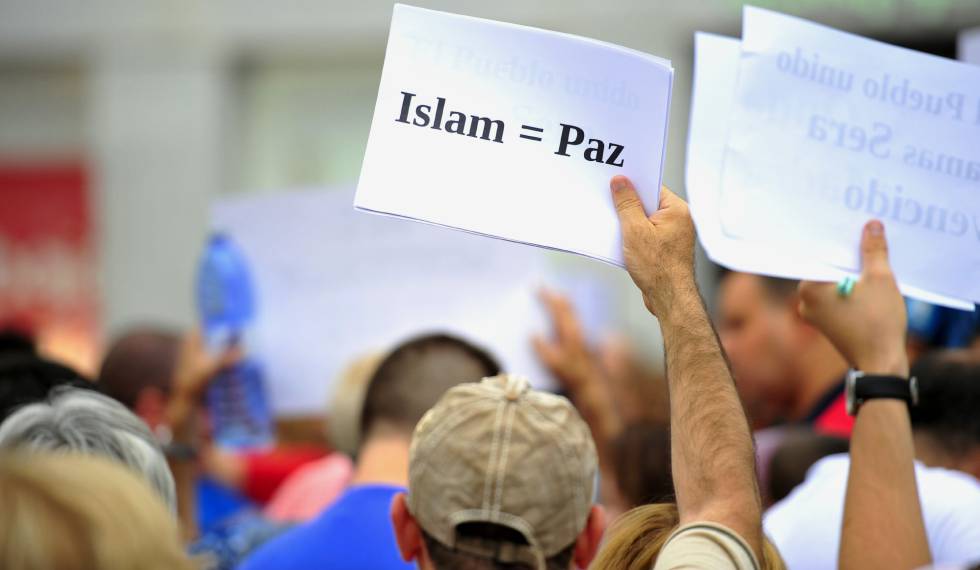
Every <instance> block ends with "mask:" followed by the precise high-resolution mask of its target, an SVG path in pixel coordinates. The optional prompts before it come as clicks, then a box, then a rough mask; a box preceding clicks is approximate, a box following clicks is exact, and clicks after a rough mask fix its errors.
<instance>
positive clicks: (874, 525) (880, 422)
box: [800, 221, 931, 569]
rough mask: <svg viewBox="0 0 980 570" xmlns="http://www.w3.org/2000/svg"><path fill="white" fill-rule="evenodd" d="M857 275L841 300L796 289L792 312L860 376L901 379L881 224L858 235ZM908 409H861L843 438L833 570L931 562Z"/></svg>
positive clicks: (900, 330) (814, 288)
mask: <svg viewBox="0 0 980 570" xmlns="http://www.w3.org/2000/svg"><path fill="white" fill-rule="evenodd" d="M861 257H862V274H861V279H860V281H859V282H858V283H857V285H855V287H854V290H853V292H852V293H851V295H850V296H848V297H841V296H840V295H838V294H837V291H836V288H835V286H834V284H832V283H830V284H828V283H809V282H808V283H802V284H801V285H800V299H801V303H800V312H801V313H802V315H803V317H804V318H806V319H807V320H809V321H810V322H811V323H813V324H814V326H816V327H817V328H819V329H820V330H821V331H822V332H823V333H824V334H825V335H826V336H827V338H829V339H830V341H831V342H833V343H834V346H836V347H837V349H838V350H839V351H840V352H841V354H843V355H844V356H845V357H846V358H847V360H848V362H850V363H851V366H853V367H854V368H856V369H858V370H860V371H861V372H864V373H865V374H872V375H883V376H900V377H902V378H908V374H909V363H908V359H907V357H906V353H905V329H906V314H905V303H904V302H903V301H902V296H901V294H900V293H899V291H898V286H897V284H896V283H895V278H894V276H893V275H892V271H891V267H890V265H889V263H888V244H887V242H886V240H885V230H884V227H883V226H882V224H881V222H878V221H871V222H868V224H867V225H866V226H865V228H864V232H863V234H862V237H861ZM913 458H914V449H913V446H912V427H911V424H910V423H909V413H908V407H907V405H906V404H905V402H903V401H901V400H890V399H875V400H869V401H867V402H866V403H864V404H863V405H862V406H861V407H860V409H859V411H858V414H857V418H856V419H855V422H854V431H853V433H852V434H851V467H850V473H849V474H848V479H847V499H846V501H845V503H844V524H843V528H842V531H841V542H840V558H839V565H840V567H841V568H844V569H849V568H897V569H900V568H918V567H920V566H923V565H925V564H928V563H929V562H930V561H931V560H930V559H931V556H930V554H929V543H928V542H927V540H926V531H925V525H924V524H923V521H922V509H921V507H920V505H919V494H918V489H917V487H916V484H915V470H914V468H913Z"/></svg>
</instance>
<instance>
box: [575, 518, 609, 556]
mask: <svg viewBox="0 0 980 570" xmlns="http://www.w3.org/2000/svg"><path fill="white" fill-rule="evenodd" d="M605 530H606V511H605V509H603V508H602V507H601V506H600V505H592V510H590V511H589V519H588V520H587V521H586V522H585V528H584V529H582V532H581V533H579V535H578V540H576V541H575V556H574V558H575V567H576V568H588V567H589V564H592V559H593V558H595V555H596V553H598V552H599V543H600V542H602V533H603V532H604V531H605Z"/></svg>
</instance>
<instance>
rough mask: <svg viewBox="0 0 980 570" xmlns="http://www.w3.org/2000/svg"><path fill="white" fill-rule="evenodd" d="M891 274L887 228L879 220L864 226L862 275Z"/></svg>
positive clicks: (862, 236)
mask: <svg viewBox="0 0 980 570" xmlns="http://www.w3.org/2000/svg"><path fill="white" fill-rule="evenodd" d="M888 273H891V266H890V265H889V263H888V240H886V239H885V226H884V224H882V223H881V222H880V221H878V220H871V221H870V222H868V223H867V224H865V225H864V231H863V232H862V234H861V274H862V275H882V274H888Z"/></svg>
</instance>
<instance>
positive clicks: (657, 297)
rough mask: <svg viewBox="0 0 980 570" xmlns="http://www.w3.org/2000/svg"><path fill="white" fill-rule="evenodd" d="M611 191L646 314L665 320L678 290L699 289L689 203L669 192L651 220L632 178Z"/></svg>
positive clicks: (662, 191) (615, 183)
mask: <svg viewBox="0 0 980 570" xmlns="http://www.w3.org/2000/svg"><path fill="white" fill-rule="evenodd" d="M610 187H611V188H612V193H613V202H614V203H615V205H616V213H617V214H618V215H619V222H620V226H621V228H622V232H623V255H624V257H625V259H626V269H627V270H628V271H629V274H630V277H632V278H633V282H634V283H636V286H637V287H639V289H640V292H642V293H643V301H644V302H645V303H646V306H647V308H648V309H650V311H651V312H652V313H653V314H655V315H657V316H658V317H663V316H664V314H665V311H666V310H667V308H668V307H670V305H671V300H672V299H673V297H674V293H675V292H676V291H677V290H678V289H681V288H683V289H688V290H693V289H696V286H695V282H694V223H693V221H692V220H691V213H690V212H689V211H688V208H687V203H686V202H684V200H681V199H680V198H678V197H677V196H676V195H675V194H674V193H673V192H671V191H670V189H668V188H667V187H666V186H664V187H663V188H661V189H660V207H659V209H658V210H657V211H656V212H654V213H653V215H651V216H649V217H647V215H646V212H645V211H644V209H643V203H642V202H641V201H640V197H639V196H638V195H637V193H636V189H635V188H634V187H633V183H632V182H630V180H629V179H628V178H626V177H625V176H615V177H613V179H612V181H611V182H610Z"/></svg>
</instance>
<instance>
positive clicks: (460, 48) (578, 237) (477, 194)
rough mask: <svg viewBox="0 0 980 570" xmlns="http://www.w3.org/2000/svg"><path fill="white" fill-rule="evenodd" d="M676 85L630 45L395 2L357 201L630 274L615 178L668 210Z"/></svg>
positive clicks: (659, 64)
mask: <svg viewBox="0 0 980 570" xmlns="http://www.w3.org/2000/svg"><path fill="white" fill-rule="evenodd" d="M672 77H673V71H672V69H671V67H670V63H669V62H667V61H665V60H663V59H660V58H656V57H653V56H649V55H646V54H642V53H640V52H636V51H633V50H629V49H626V48H622V47H619V46H614V45H611V44H606V43H603V42H598V41H595V40H589V39H585V38H578V37H575V36H570V35H567V34H560V33H556V32H550V31H545V30H538V29H534V28H528V27H523V26H517V25H512V24H505V23H500V22H493V21H489V20H481V19H478V18H470V17H466V16H458V15H453V14H447V13H443V12H435V11H431V10H423V9H420V8H413V7H410V6H404V5H396V6H395V9H394V13H393V15H392V21H391V31H390V34H389V37H388V48H387V52H386V54H385V64H384V71H383V73H382V76H381V85H380V88H379V91H378V101H377V106H376V108H375V113H374V120H373V122H372V125H371V134H370V138H369V140H368V146H367V151H366V154H365V157H364V163H363V166H362V169H361V176H360V180H359V181H358V185H357V196H356V199H355V205H356V206H357V207H358V208H360V209H364V210H369V211H372V212H377V213H384V214H391V215H396V216H401V217H406V218H412V219H416V220H421V221H425V222H429V223H433V224H439V225H445V226H450V227H453V228H458V229H463V230H466V231H470V232H474V233H479V234H484V235H488V236H493V237H498V238H503V239H507V240H511V241H517V242H523V243H528V244H533V245H538V246H543V247H548V248H554V249H560V250H565V251H570V252H574V253H579V254H583V255H587V256H590V257H594V258H598V259H601V260H604V261H607V262H610V263H616V264H620V265H621V264H622V252H621V244H620V240H619V227H618V224H617V220H616V215H615V211H614V209H613V206H612V201H611V198H610V196H609V180H610V179H611V178H612V177H613V176H614V175H616V174H625V175H627V176H629V177H630V178H631V179H632V180H633V181H634V182H635V183H636V185H637V188H638V189H639V190H640V192H641V194H642V196H643V198H644V201H645V203H646V204H647V207H648V208H649V207H655V205H656V204H657V197H658V194H659V189H660V182H661V176H662V171H663V160H664V147H665V139H666V134H667V115H668V108H669V104H670V88H671V81H672Z"/></svg>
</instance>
